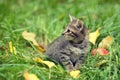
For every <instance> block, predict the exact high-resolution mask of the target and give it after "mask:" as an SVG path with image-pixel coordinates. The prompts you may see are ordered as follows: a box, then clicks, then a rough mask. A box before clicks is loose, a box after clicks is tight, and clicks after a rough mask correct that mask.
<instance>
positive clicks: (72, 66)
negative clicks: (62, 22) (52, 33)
mask: <svg viewBox="0 0 120 80" xmlns="http://www.w3.org/2000/svg"><path fill="white" fill-rule="evenodd" d="M87 52H88V38H87V29H86V27H85V26H84V24H83V23H82V21H80V20H79V19H76V18H74V17H73V16H70V23H69V24H68V25H67V27H66V29H65V31H64V32H63V33H62V35H61V36H60V37H58V38H57V39H56V40H55V41H53V42H52V43H51V44H50V45H49V46H48V48H47V50H46V53H45V54H46V55H47V57H49V58H51V59H53V60H54V61H57V62H59V63H60V64H62V65H63V66H64V67H65V68H66V69H67V70H69V71H70V70H76V69H79V67H80V66H81V64H82V63H83V61H84V59H85V57H86V55H87Z"/></svg>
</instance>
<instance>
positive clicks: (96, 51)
mask: <svg viewBox="0 0 120 80" xmlns="http://www.w3.org/2000/svg"><path fill="white" fill-rule="evenodd" d="M91 54H92V56H94V55H95V54H98V55H108V54H109V52H108V51H107V50H106V49H104V48H95V49H93V50H92V51H91Z"/></svg>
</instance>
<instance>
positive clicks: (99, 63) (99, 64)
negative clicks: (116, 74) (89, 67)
mask: <svg viewBox="0 0 120 80" xmlns="http://www.w3.org/2000/svg"><path fill="white" fill-rule="evenodd" d="M107 62H108V60H102V61H100V62H98V63H96V64H95V65H94V66H95V67H98V66H101V65H102V64H105V63H107Z"/></svg>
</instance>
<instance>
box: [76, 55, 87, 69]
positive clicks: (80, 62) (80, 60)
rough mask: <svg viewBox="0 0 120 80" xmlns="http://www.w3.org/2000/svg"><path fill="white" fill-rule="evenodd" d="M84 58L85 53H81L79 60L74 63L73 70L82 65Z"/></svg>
mask: <svg viewBox="0 0 120 80" xmlns="http://www.w3.org/2000/svg"><path fill="white" fill-rule="evenodd" d="M85 57H86V55H85V53H82V54H81V56H80V57H79V59H78V60H77V61H76V64H75V69H79V68H80V67H81V65H82V63H83V62H84V60H85Z"/></svg>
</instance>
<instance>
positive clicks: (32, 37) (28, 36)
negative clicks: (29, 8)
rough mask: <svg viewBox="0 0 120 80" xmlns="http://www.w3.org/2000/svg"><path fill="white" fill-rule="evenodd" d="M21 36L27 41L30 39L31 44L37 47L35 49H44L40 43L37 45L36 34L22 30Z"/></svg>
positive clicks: (41, 50)
mask: <svg viewBox="0 0 120 80" xmlns="http://www.w3.org/2000/svg"><path fill="white" fill-rule="evenodd" d="M22 37H23V38H24V39H25V40H27V41H31V42H32V43H33V45H35V47H37V49H38V50H39V51H40V52H45V49H44V48H43V47H42V46H41V45H39V44H38V43H37V41H36V40H35V37H36V35H35V34H34V33H31V32H27V31H23V32H22Z"/></svg>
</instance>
